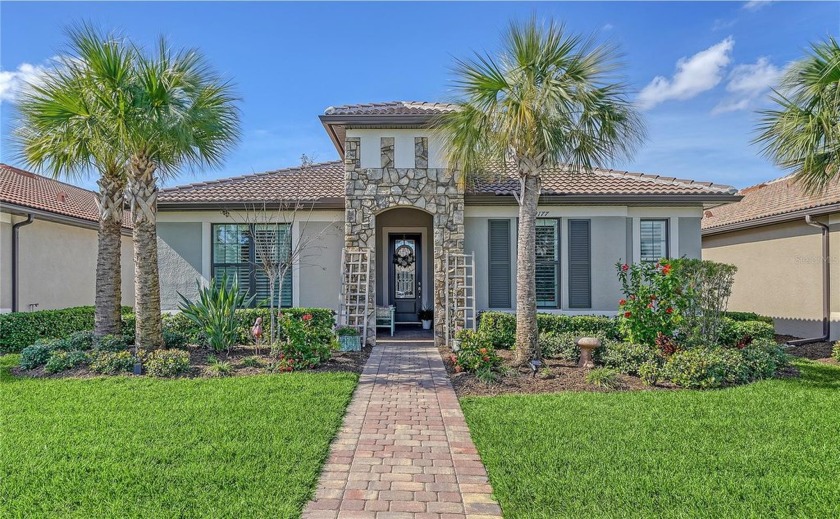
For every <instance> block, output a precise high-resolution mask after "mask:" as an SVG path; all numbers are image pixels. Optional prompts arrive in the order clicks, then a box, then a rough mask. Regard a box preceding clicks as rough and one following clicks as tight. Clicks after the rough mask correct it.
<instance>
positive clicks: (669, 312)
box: [616, 259, 681, 344]
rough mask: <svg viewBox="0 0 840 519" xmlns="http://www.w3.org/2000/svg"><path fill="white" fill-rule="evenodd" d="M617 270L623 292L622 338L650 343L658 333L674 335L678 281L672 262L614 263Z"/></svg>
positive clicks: (620, 301)
mask: <svg viewBox="0 0 840 519" xmlns="http://www.w3.org/2000/svg"><path fill="white" fill-rule="evenodd" d="M616 270H617V271H618V279H619V281H620V282H621V291H622V293H623V294H624V295H623V297H622V298H621V299H620V300H619V301H618V313H619V319H620V324H619V326H620V329H621V332H622V334H623V337H624V339H626V340H627V341H629V342H635V343H640V344H653V343H654V341H655V340H656V337H657V336H658V335H659V334H662V335H667V336H672V335H674V331H675V330H676V328H677V324H678V322H679V308H678V306H677V304H678V301H677V294H678V291H679V289H680V288H681V287H680V285H681V283H680V281H679V280H678V279H677V276H676V275H675V273H674V268H673V266H672V265H671V261H670V260H667V259H663V260H661V261H660V262H657V263H655V264H654V263H634V264H626V263H616Z"/></svg>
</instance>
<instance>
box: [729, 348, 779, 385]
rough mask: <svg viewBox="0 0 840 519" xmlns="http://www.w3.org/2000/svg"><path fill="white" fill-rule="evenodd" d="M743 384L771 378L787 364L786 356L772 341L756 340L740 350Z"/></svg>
mask: <svg viewBox="0 0 840 519" xmlns="http://www.w3.org/2000/svg"><path fill="white" fill-rule="evenodd" d="M741 357H742V358H743V360H744V369H745V376H746V379H747V380H745V382H748V381H753V380H761V379H765V378H771V377H773V375H775V374H776V372H778V371H779V370H780V369H781V368H783V367H785V366H786V365H787V363H788V359H787V354H786V353H785V352H784V350H782V347H781V346H779V345H778V344H777V343H776V342H775V341H773V340H766V339H763V340H758V341H754V342H753V343H752V344H750V345H748V346H745V347H744V348H743V349H742V350H741Z"/></svg>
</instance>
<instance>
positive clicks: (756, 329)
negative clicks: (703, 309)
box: [717, 317, 776, 348]
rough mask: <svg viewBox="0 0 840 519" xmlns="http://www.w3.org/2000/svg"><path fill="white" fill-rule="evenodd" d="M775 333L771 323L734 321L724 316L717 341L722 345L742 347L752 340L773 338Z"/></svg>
mask: <svg viewBox="0 0 840 519" xmlns="http://www.w3.org/2000/svg"><path fill="white" fill-rule="evenodd" d="M775 334H776V331H775V329H774V328H773V325H772V324H768V323H766V322H763V321H735V320H732V319H730V318H728V317H725V318H724V319H723V324H722V326H721V331H720V334H719V336H718V340H717V342H718V343H719V344H721V345H723V346H735V347H739V348H743V347H744V346H747V345H749V344H750V343H752V342H753V341H758V340H773V338H774V337H775Z"/></svg>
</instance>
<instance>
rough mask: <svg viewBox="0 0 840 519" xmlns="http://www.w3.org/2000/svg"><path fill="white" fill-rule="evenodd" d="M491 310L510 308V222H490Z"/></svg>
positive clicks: (489, 285)
mask: <svg viewBox="0 0 840 519" xmlns="http://www.w3.org/2000/svg"><path fill="white" fill-rule="evenodd" d="M487 241H488V242H489V249H490V250H489V252H490V254H489V256H490V257H489V265H490V268H489V269H488V283H487V285H488V287H489V292H490V294H489V296H490V297H489V299H490V300H489V306H490V307H491V308H510V306H511V304H510V220H488V240H487Z"/></svg>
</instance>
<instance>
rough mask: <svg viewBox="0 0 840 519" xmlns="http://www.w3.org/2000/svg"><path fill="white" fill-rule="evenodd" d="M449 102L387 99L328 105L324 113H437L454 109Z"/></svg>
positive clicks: (454, 106)
mask: <svg viewBox="0 0 840 519" xmlns="http://www.w3.org/2000/svg"><path fill="white" fill-rule="evenodd" d="M455 108H456V105H453V104H449V103H429V102H425V101H388V102H385V103H364V104H357V105H342V106H330V107H329V108H327V109H326V110H324V115H437V114H442V113H446V112H451V111H453V110H455Z"/></svg>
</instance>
